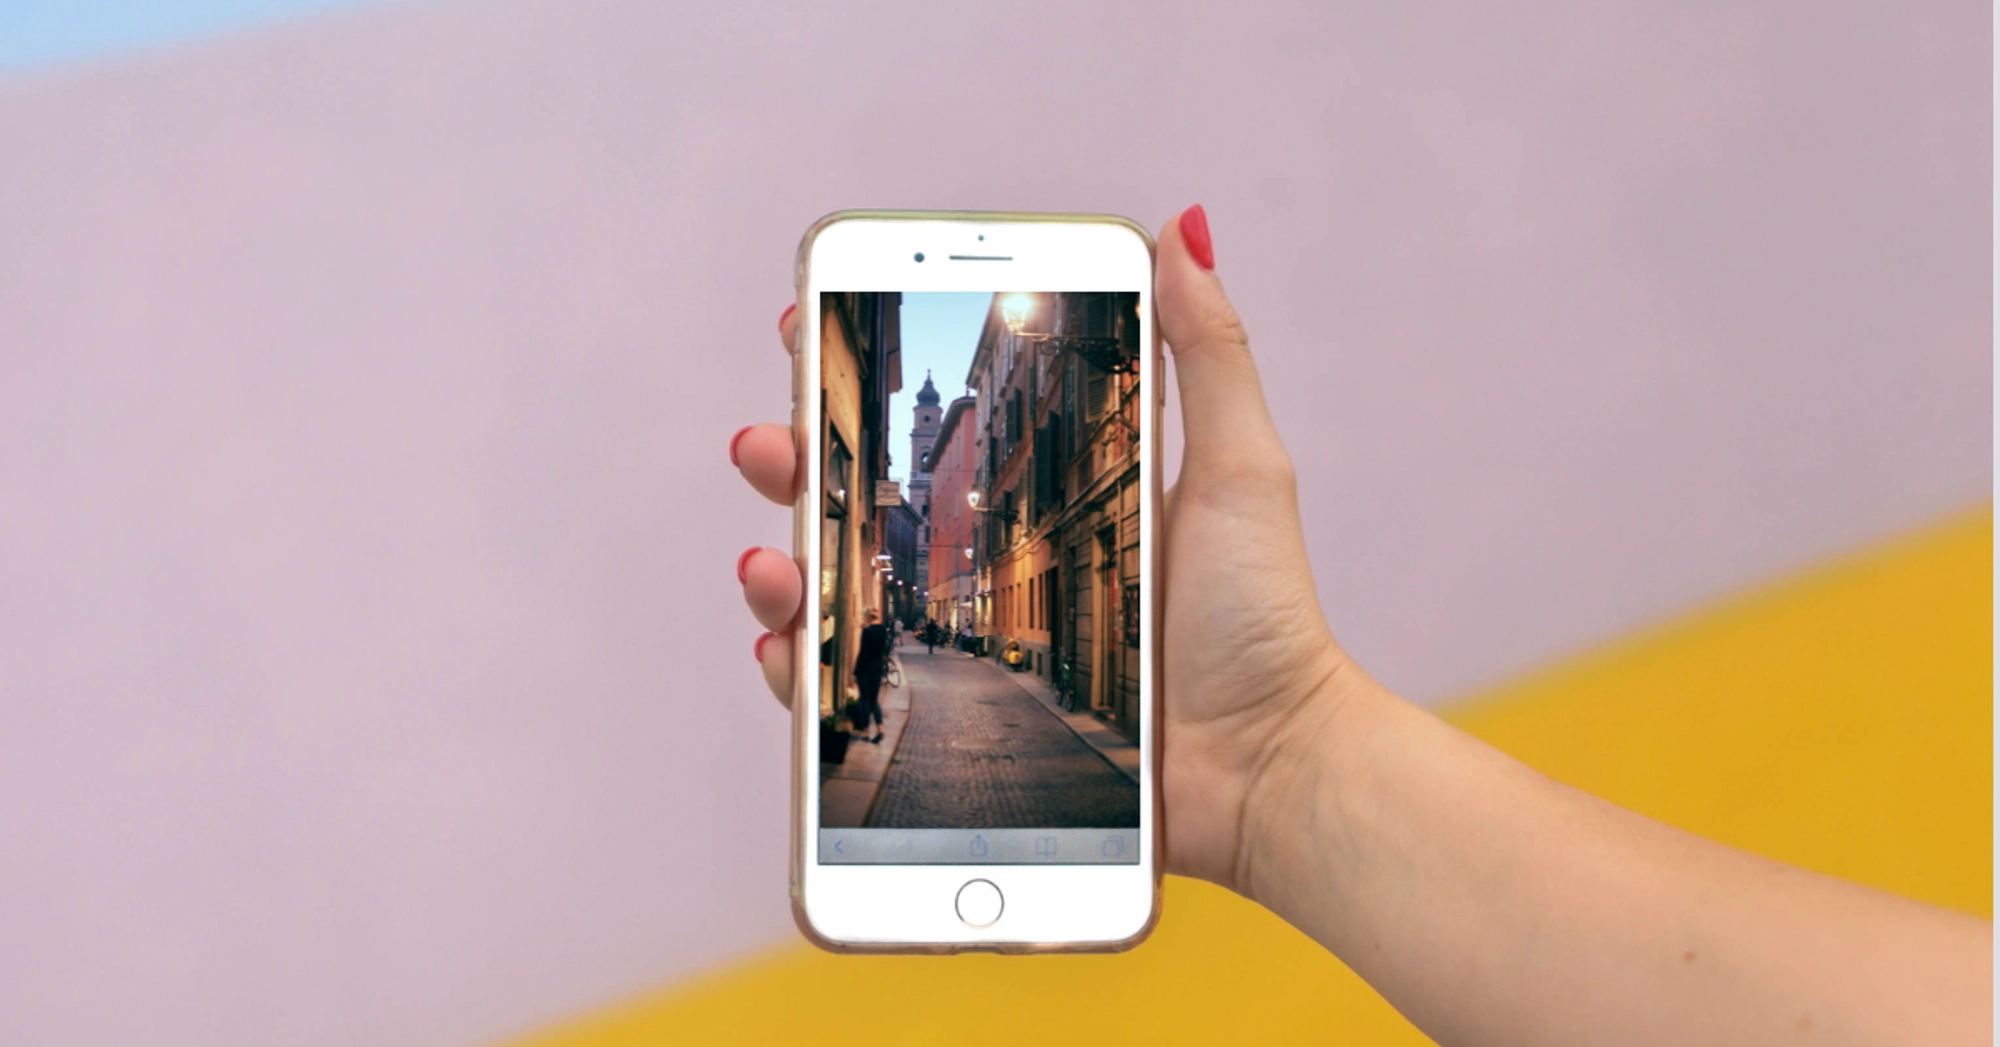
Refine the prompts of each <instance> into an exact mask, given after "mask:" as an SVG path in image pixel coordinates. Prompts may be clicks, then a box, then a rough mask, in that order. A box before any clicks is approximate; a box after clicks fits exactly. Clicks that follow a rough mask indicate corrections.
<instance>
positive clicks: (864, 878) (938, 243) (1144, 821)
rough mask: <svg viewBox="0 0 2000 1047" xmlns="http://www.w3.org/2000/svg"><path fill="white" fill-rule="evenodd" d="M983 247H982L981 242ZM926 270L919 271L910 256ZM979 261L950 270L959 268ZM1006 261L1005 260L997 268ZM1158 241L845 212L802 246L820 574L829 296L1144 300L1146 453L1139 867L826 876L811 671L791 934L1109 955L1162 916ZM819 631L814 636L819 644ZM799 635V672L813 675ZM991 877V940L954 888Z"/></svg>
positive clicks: (1114, 233) (1104, 231)
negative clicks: (1135, 296) (1012, 293)
mask: <svg viewBox="0 0 2000 1047" xmlns="http://www.w3.org/2000/svg"><path fill="white" fill-rule="evenodd" d="M982 237H983V239H982ZM919 251H921V252H923V253H924V255H925V260H924V261H923V262H918V261H916V260H915V255H916V253H917V252H919ZM954 255H959V256H967V255H970V256H979V257H980V259H981V260H977V261H971V260H963V261H961V260H956V259H954V258H953V257H952V256H954ZM997 258H1004V259H1006V260H994V259H997ZM1153 259H1154V243H1153V240H1152V237H1151V236H1149V235H1148V234H1147V233H1146V231H1145V229H1144V228H1142V227H1141V226H1139V225H1137V224H1136V223H1134V222H1131V221H1130V220H1127V219H1124V218H1118V217H1115V216H1105V215H1051V214H1017V213H982V212H896V211H844V212H839V213H836V214H832V215H828V216H827V217H825V218H822V219H821V220H820V221H818V222H816V223H814V224H813V226H812V227H811V228H810V229H809V230H807V232H806V235H805V237H804V238H803V239H802V241H801V243H800V246H799V254H798V266H797V288H798V309H799V314H798V315H799V323H800V336H799V338H798V339H797V340H796V342H795V345H794V367H793V405H792V406H793V411H792V420H793V431H794V432H795V433H796V434H798V439H799V444H800V462H801V464H802V465H803V466H804V467H805V472H806V476H805V482H804V483H803V484H802V485H801V489H800V494H799V499H798V501H797V503H795V506H794V535H793V539H794V550H795V555H796V558H797V559H798V560H799V563H800V565H801V567H802V569H804V571H805V572H806V577H807V578H816V577H817V576H818V557H819V548H820V542H819V534H818V528H819V516H820V514H819V513H818V512H817V511H815V510H816V509H817V507H818V505H819V476H818V475H817V474H818V470H817V468H816V464H817V463H818V461H819V459H820V453H821V450H820V446H819V444H820V428H821V421H820V417H819V400H820V398H819V395H818V394H819V378H820V362H819V337H818V335H819V324H820V317H819V314H820V310H819V296H820V294H821V292H825V291H947V290H972V291H994V290H1029V291H1138V292H1140V294H1141V309H1140V317H1141V336H1142V337H1141V344H1142V345H1144V346H1145V347H1146V348H1145V352H1146V354H1147V360H1148V363H1147V364H1146V365H1144V366H1145V370H1144V372H1143V373H1144V374H1145V375H1146V376H1147V380H1148V381H1149V382H1150V383H1151V384H1152V385H1153V390H1152V394H1151V395H1148V396H1145V397H1144V398H1143V400H1142V408H1141V410H1140V412H1139V414H1140V455H1141V462H1142V467H1143V469H1144V470H1145V473H1146V476H1145V479H1144V481H1143V482H1142V483H1141V484H1140V521H1141V535H1140V556H1139V559H1140V614H1141V622H1140V628H1141V630H1142V635H1143V636H1144V637H1145V638H1146V640H1147V645H1146V649H1147V656H1146V657H1145V658H1144V659H1142V664H1141V666H1140V731H1139V733H1140V756H1141V767H1142V769H1143V771H1142V774H1141V776H1140V783H1139V784H1140V819H1141V820H1140V833H1139V837H1140V856H1139V861H1138V862H1137V863H1135V864H1132V865H1115V866H1110V865H1046V866H1043V865H1036V866H1021V865H1009V866H985V865H905V866H889V865H823V864H821V863H819V861H818V857H817V856H818V848H817V846H816V845H815V844H816V839H817V832H818V828H819V824H818V823H819V817H818V753H817V746H818V695H817V694H816V693H814V692H815V691H816V690H817V686H818V674H817V673H812V672H799V673H796V674H795V677H796V679H795V686H794V693H793V700H792V709H793V717H792V722H793V745H792V752H793V759H792V773H793V783H794V788H793V790H792V804H793V817H792V822H793V826H792V830H793V831H792V840H791V844H792V848H791V849H792V877H791V895H792V910H793V915H794V918H795V919H796V921H797V923H798V925H799V928H800V930H801V931H802V932H804V933H805V934H806V936H807V937H808V938H810V939H811V940H813V941H814V942H815V943H816V944H818V945H820V946H821V947H823V948H827V949H831V950H834V951H840V952H934V953H949V952H962V951H974V950H978V951H996V952H1013V953H1028V952H1083V951H1092V952H1096V951H1116V950H1120V949H1126V948H1130V947H1132V946H1133V945H1136V944H1138V943H1139V942H1140V941H1142V940H1144V939H1145V937H1146V936H1147V935H1148V934H1149V933H1151V931H1152V928H1153V927H1154V925H1155V924H1156V923H1157V922H1158V920H1159V913H1160V886H1161V872H1160V864H1161V863H1160V844H1161V832H1160V802H1159V780H1160V777H1159V744H1158V738H1159V721H1160V700H1159V687H1158V679H1159V661H1160V659H1159V643H1158V639H1157V638H1158V635H1159V628H1158V623H1159V601H1158V592H1159V587H1158V585H1157V584H1156V579H1157V576H1158V557H1159V543H1158V541H1157V539H1156V536H1157V532H1158V527H1157V521H1158V518H1159V513H1158V505H1159V501H1160V454H1159V451H1158V442H1159V432H1160V407H1161V404H1162V402H1163V399H1164V398H1163V395H1162V390H1161V386H1160V383H1161V381H1162V379H1163V377H1164V374H1163V372H1164V367H1163V365H1162V363H1161V355H1160V340H1159V335H1158V325H1157V323H1156V318H1155V315H1154V310H1153V308H1152V295H1153V288H1152V273H1153ZM816 635H817V631H816V630H815V631H814V637H816ZM814 637H808V635H807V634H806V630H804V629H801V630H798V631H797V632H796V633H795V634H794V645H793V659H794V661H793V664H794V665H798V666H812V665H816V664H817V663H818V654H817V644H816V643H815V642H814ZM972 879H987V880H993V881H994V882H996V883H999V884H1000V885H1001V888H1002V890H1003V892H1004V893H1005V895H1006V899H1007V900H1006V910H1007V911H1006V913H1005V915H1003V917H1002V919H1001V920H1000V922H999V923H997V924H995V925H994V926H992V927H990V928H983V929H975V928H971V927H968V926H966V925H965V924H964V923H962V922H960V921H959V920H958V919H957V917H956V915H955V913H954V911H953V906H952V900H953V898H954V897H955V895H956V892H957V891H958V889H959V887H960V886H961V885H963V884H964V883H965V882H966V881H968V880H972Z"/></svg>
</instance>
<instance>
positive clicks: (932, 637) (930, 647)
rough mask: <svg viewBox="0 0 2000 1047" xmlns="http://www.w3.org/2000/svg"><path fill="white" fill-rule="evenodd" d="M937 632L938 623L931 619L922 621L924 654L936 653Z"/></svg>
mask: <svg viewBox="0 0 2000 1047" xmlns="http://www.w3.org/2000/svg"><path fill="white" fill-rule="evenodd" d="M937 634H938V624H937V623H936V622H933V621H925V622H924V653H925V654H936V653H937Z"/></svg>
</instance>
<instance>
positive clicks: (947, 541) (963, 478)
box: [925, 396, 979, 634]
mask: <svg viewBox="0 0 2000 1047" xmlns="http://www.w3.org/2000/svg"><path fill="white" fill-rule="evenodd" d="M977 408H978V402H977V401H976V400H975V399H973V398H972V397H970V396H961V397H959V398H958V399H956V400H953V401H952V402H951V406H949V407H947V408H945V411H944V418H943V420H942V421H941V422H940V423H939V424H938V431H937V435H936V438H935V439H934V440H933V441H932V443H931V470H930V474H929V476H930V491H929V500H928V502H927V503H926V504H927V505H928V506H929V508H930V565H929V570H928V572H927V573H926V575H925V584H926V586H927V587H928V591H929V594H928V597H927V601H928V604H929V607H930V616H931V620H932V621H935V622H937V623H939V624H940V625H943V626H944V627H946V628H947V629H950V630H951V631H952V633H953V634H957V633H958V632H959V631H960V630H961V629H964V628H966V627H968V626H970V625H971V624H972V610H973V600H974V596H975V594H976V592H977V591H978V588H979V587H978V584H977V579H978V565H977V563H976V562H975V561H974V559H973V557H972V556H970V555H967V554H968V553H970V552H972V551H973V526H972V524H973V515H974V514H973V512H972V506H971V505H970V504H968V503H967V501H966V497H965V496H966V494H967V493H969V492H970V491H972V489H973V486H972V483H973V480H974V477H975V474H976V473H977V471H978V442H979V433H978V430H977V426H976V418H977Z"/></svg>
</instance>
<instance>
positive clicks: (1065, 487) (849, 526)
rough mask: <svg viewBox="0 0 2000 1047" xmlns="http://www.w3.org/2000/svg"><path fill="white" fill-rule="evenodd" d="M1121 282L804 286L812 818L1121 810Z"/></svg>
mask: <svg viewBox="0 0 2000 1047" xmlns="http://www.w3.org/2000/svg"><path fill="white" fill-rule="evenodd" d="M1139 304H1140V303H1139V295H1138V294H1137V293H1136V292H1130V293H1128V292H1007V291H1002V292H998V293H988V292H979V293H963V292H922V293H916V292H872V293H855V292H839V293H831V292H830V293H826V294H823V295H821V297H820V317H819V324H820V329H819V335H820V339H819V344H820V365H821V376H820V377H821V382H820V394H819V395H820V412H819V417H820V433H819V437H820V439H819V448H820V458H819V462H818V463H817V469H818V470H819V477H820V481H821V482H820V489H819V503H820V504H819V512H820V514H821V521H820V524H821V526H820V539H819V541H820V548H819V561H818V566H819V577H818V591H817V602H816V606H817V609H818V626H817V629H818V633H817V635H818V640H819V668H818V671H819V684H820V686H819V695H820V707H819V734H818V737H819V754H820V825H821V827H822V828H829V829H831V828H856V829H875V828H883V829H1011V828H1044V829H1084V828H1089V829H1106V828H1126V829H1136V828H1137V827H1138V826H1139V785H1138V779H1139V773H1140V760H1139V729H1140V701H1141V698H1140V693H1139V666H1140V663H1141V661H1142V660H1143V658H1144V657H1145V652H1143V651H1142V639H1143V635H1142V630H1141V628H1140V621H1139V607H1140V567H1141V563H1140V534H1141V528H1140V517H1139V513H1140V505H1139V503H1140V488H1141V484H1143V483H1145V482H1146V481H1145V476H1146V470H1145V469H1144V468H1142V464H1141V461H1140V439H1139V425H1140V411H1141V409H1142V404H1143V402H1144V396H1143V394H1142V390H1141V383H1140V377H1141V372H1142V370H1143V368H1142V367H1141V364H1142V363H1143V361H1144V354H1143V353H1142V352H1141V340H1140V330H1139V324H1140V317H1139ZM1043 840H1045V841H1047V842H1038V843H1037V846H1041V847H1043V848H1050V847H1054V846H1055V843H1054V842H1053V841H1054V840H1055V838H1054V837H1047V838H1043ZM1114 842H1115V841H1114ZM841 846H842V848H843V851H842V853H845V850H844V848H845V844H842V845H841ZM974 846H975V847H983V846H984V845H983V843H977V842H976V843H975V844H974ZM1109 846H1110V843H1104V844H1093V848H1098V849H1104V848H1108V847H1109ZM975 853H977V852H976V851H975ZM1106 853H1107V854H1109V853H1110V852H1109V850H1108V849H1107V850H1106Z"/></svg>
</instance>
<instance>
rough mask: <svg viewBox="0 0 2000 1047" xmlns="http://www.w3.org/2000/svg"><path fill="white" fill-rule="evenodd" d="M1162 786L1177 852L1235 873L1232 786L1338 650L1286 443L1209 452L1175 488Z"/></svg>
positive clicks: (1200, 869)
mask: <svg viewBox="0 0 2000 1047" xmlns="http://www.w3.org/2000/svg"><path fill="white" fill-rule="evenodd" d="M1166 501H1167V511H1166V513H1165V514H1164V519H1163V521H1162V522H1163V528H1162V531H1163V537H1164V542H1165V555H1164V557H1163V564H1164V569H1165V579H1164V586H1163V591H1164V594H1165V608H1164V613H1163V620H1162V642H1163V647H1162V670H1163V674H1164V679H1163V681H1162V683H1163V685H1164V686H1163V691H1162V696H1163V698H1164V706H1165V711H1166V723H1165V728H1166V730H1165V735H1166V737H1165V739H1164V748H1165V757H1166V760H1165V770H1164V782H1163V789H1164V795H1163V799H1164V800H1165V805H1166V810H1167V812H1168V813H1167V834H1168V849H1169V861H1170V864H1171V867H1172V868H1173V869H1174V870H1175V871H1177V872H1186V873H1189V874H1192V875H1197V876H1201V877H1203V878H1205V879H1210V880H1215V881H1217V882H1220V883H1225V884H1228V883H1231V882H1232V881H1233V880H1234V877H1235V872H1236V870H1235V868H1234V866H1235V854H1234V851H1235V841H1234V839H1233V836H1234V831H1233V830H1234V827H1235V826H1236V824H1237V813H1238V811H1239V810H1240V808H1241V806H1242V799H1243V797H1242V796H1241V795H1237V794H1234V793H1232V788H1233V787H1234V785H1235V783H1239V782H1241V781H1243V780H1244V775H1243V773H1242V772H1243V771H1244V770H1245V769H1247V768H1249V767H1251V766H1252V765H1253V764H1254V762H1255V758H1256V755H1257V754H1258V753H1259V752H1260V751H1263V750H1264V749H1265V748H1266V747H1267V745H1268V743H1269V741H1270V740H1271V738H1272V735H1273V734H1274V733H1275V732H1276V731H1278V730H1280V729H1281V728H1282V726H1283V725H1284V724H1285V722H1286V721H1287V719H1288V717H1289V715H1290V713H1291V712H1292V711H1293V710H1294V709H1295V708H1296V707H1297V706H1298V705H1299V703H1300V702H1301V701H1302V700H1303V699H1304V698H1305V697H1306V696H1307V695H1309V694H1311V693H1313V692H1314V691H1315V690H1316V689H1318V688H1319V686H1320V685H1321V684H1323V683H1324V682H1325V680H1326V678H1327V677H1328V676H1329V675H1331V674H1333V673H1334V672H1336V671H1337V670H1338V667H1339V665H1340V664H1341V660H1340V659H1339V657H1338V654H1337V648H1335V647H1334V646H1333V643H1332V638H1331V636H1329V635H1328V633H1327V629H1326V625H1325V620H1324V618H1323V617H1322V616H1321V613H1320V608H1319V600H1318V597H1317V595H1316V594H1315V592H1314V590H1313V584H1312V578H1311V575H1310V573H1309V572H1308V571H1307V570H1306V569H1305V552H1304V548H1303V546H1304V543H1303V540H1302V538H1301V536H1300V534H1299V529H1298V513H1297V508H1296V497H1295V495H1294V493H1293V487H1292V479H1291V470H1290V465H1289V463H1288V462H1287V461H1286V459H1285V458H1284V454H1283V451H1282V450H1276V451H1274V457H1273V458H1271V459H1269V460H1267V461H1264V462H1261V463H1255V464H1252V465H1250V466H1249V467H1224V464H1223V463H1219V462H1210V461H1206V460H1203V459H1202V458H1200V457H1198V456H1197V454H1196V452H1195V451H1194V449H1190V460H1189V461H1188V464H1187V468H1185V469H1184V470H1183V472H1182V478H1181V482H1180V483H1179V484H1177V485H1176V486H1175V488H1174V490H1172V491H1170V492H1168V495H1167V499H1166Z"/></svg>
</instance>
